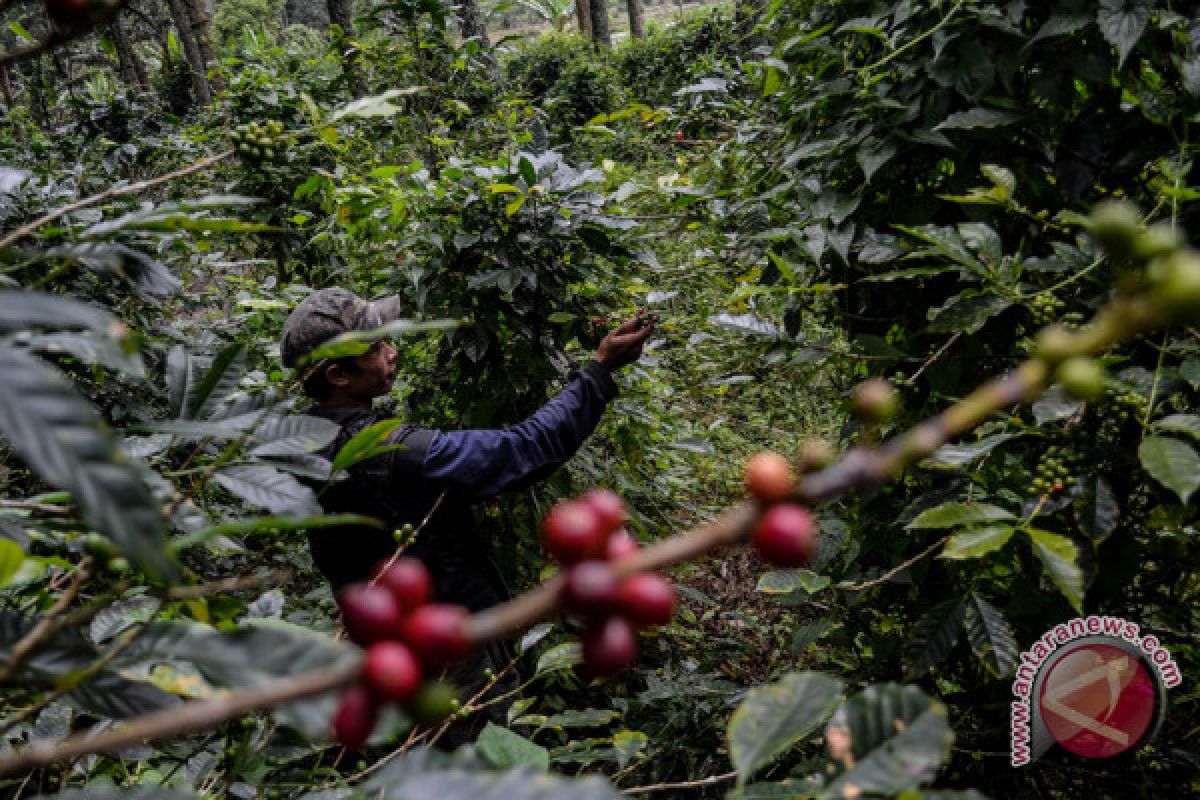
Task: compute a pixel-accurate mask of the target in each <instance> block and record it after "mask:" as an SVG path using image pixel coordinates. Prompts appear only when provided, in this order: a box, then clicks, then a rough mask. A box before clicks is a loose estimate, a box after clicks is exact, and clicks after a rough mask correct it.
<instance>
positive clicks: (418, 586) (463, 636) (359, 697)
mask: <svg viewBox="0 0 1200 800" xmlns="http://www.w3.org/2000/svg"><path fill="white" fill-rule="evenodd" d="M432 595H433V581H432V580H431V578H430V576H429V571H428V570H427V569H426V568H425V565H424V564H422V563H421V562H420V561H418V560H417V559H415V558H410V557H407V556H405V557H400V558H397V559H395V560H394V561H391V562H385V563H384V564H381V565H380V566H379V567H378V568H377V569H376V571H375V577H374V579H373V580H371V581H370V582H369V583H356V584H352V585H350V586H348V587H346V588H345V589H343V590H342V592H341V593H340V594H339V595H338V604H339V605H340V606H341V610H342V622H343V624H344V625H345V628H346V634H347V636H349V638H350V640H351V641H352V642H354V643H355V644H357V645H359V646H360V647H362V648H363V649H364V650H365V654H364V658H363V667H362V675H361V678H360V680H359V681H358V682H357V683H356V684H354V685H353V686H351V687H350V688H349V689H348V690H347V691H346V693H345V694H344V695H343V696H342V701H341V705H340V706H339V707H338V710H337V714H336V715H335V716H334V720H333V733H334V737H335V738H336V739H337V740H338V741H339V742H340V743H341V744H342V745H343V746H345V747H348V748H350V749H352V750H357V749H359V748H361V747H362V746H363V744H365V743H366V741H367V738H368V737H369V736H370V735H371V731H372V730H374V728H375V724H376V722H378V718H379V711H380V709H381V708H382V707H383V706H384V705H386V704H388V703H394V704H396V705H399V706H401V707H402V708H404V709H405V711H406V713H407V714H408V715H409V717H410V718H412V719H413V720H414V721H416V722H419V723H423V724H427V725H428V724H435V723H436V722H438V721H440V719H444V718H445V717H447V716H449V714H450V713H453V711H454V710H455V705H456V702H457V699H456V698H455V696H454V693H453V689H452V687H450V686H448V685H447V684H445V683H443V682H440V681H430V682H426V681H425V680H424V676H426V675H435V674H438V673H439V672H441V670H443V669H444V668H445V667H447V666H449V665H450V664H453V663H454V662H456V661H459V660H461V659H462V658H463V657H464V656H465V655H466V654H467V652H468V651H469V650H470V648H471V642H470V639H469V638H468V634H467V627H466V623H467V619H468V613H467V610H466V609H465V608H463V607H461V606H455V605H448V604H443V603H432V602H430V600H431V598H432Z"/></svg>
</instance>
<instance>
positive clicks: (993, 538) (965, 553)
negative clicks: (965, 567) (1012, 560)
mask: <svg viewBox="0 0 1200 800" xmlns="http://www.w3.org/2000/svg"><path fill="white" fill-rule="evenodd" d="M1012 535H1013V528H1012V526H1011V525H988V526H986V527H983V528H976V529H974V530H969V531H964V532H962V533H956V534H955V535H954V536H952V537H950V541H948V542H946V546H945V547H943V548H942V552H941V555H940V557H941V558H952V559H964V558H979V557H980V556H984V555H987V554H988V553H991V552H992V551H994V550H999V549H1000V548H1001V547H1003V546H1004V545H1005V544H1007V543H1008V540H1009V539H1011V538H1012Z"/></svg>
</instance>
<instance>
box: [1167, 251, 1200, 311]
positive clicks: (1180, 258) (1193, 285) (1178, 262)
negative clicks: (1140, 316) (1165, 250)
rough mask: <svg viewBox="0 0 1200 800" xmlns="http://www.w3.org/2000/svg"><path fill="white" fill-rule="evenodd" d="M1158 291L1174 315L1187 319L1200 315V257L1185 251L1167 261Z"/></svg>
mask: <svg viewBox="0 0 1200 800" xmlns="http://www.w3.org/2000/svg"><path fill="white" fill-rule="evenodd" d="M1157 291H1158V294H1159V297H1161V298H1162V299H1163V300H1164V301H1165V302H1166V304H1167V306H1168V307H1169V308H1170V309H1171V311H1172V312H1173V313H1174V314H1176V315H1178V316H1185V317H1194V316H1196V315H1198V314H1200V257H1198V256H1197V254H1196V253H1194V252H1189V251H1184V252H1180V253H1176V254H1175V255H1173V256H1171V257H1170V258H1169V259H1167V261H1166V263H1165V264H1164V265H1163V276H1162V282H1161V283H1159V285H1158V287H1157Z"/></svg>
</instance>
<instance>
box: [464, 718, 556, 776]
mask: <svg viewBox="0 0 1200 800" xmlns="http://www.w3.org/2000/svg"><path fill="white" fill-rule="evenodd" d="M475 749H476V750H477V751H479V754H480V755H481V756H483V757H484V758H485V759H487V762H488V763H489V764H491V765H492V766H493V767H496V768H497V769H512V768H513V767H531V768H533V769H535V770H537V771H538V772H545V771H546V770H548V769H549V768H550V751H548V750H547V749H546V748H544V747H542V746H541V745H540V744H534V743H533V742H531V741H529V740H528V739H526V738H525V737H524V736H521V735H519V734H516V733H513V732H512V731H510V730H509V729H508V728H502V727H500V726H499V725H497V724H496V723H494V722H489V723H488V724H487V727H485V728H484V729H483V733H481V734H479V738H478V739H476V740H475Z"/></svg>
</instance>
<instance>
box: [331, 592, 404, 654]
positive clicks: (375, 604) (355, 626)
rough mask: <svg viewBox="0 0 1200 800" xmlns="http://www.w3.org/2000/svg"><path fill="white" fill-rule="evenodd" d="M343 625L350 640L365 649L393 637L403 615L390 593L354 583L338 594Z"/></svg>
mask: <svg viewBox="0 0 1200 800" xmlns="http://www.w3.org/2000/svg"><path fill="white" fill-rule="evenodd" d="M338 603H339V605H341V607H342V622H343V623H344V624H345V626H346V634H347V635H348V636H349V637H350V641H352V642H354V643H355V644H357V645H359V646H362V647H366V646H367V645H369V644H371V643H373V642H378V641H380V640H383V639H390V638H391V637H393V636H395V635H396V629H397V627H398V626H399V624H400V619H401V617H402V614H401V613H400V606H399V605H397V604H396V599H395V598H394V597H392V593H391V592H389V591H388V590H387V589H385V588H383V587H382V586H367V585H366V584H364V583H355V584H352V585H350V586H347V587H346V588H345V589H343V590H342V592H341V594H340V595H338Z"/></svg>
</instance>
